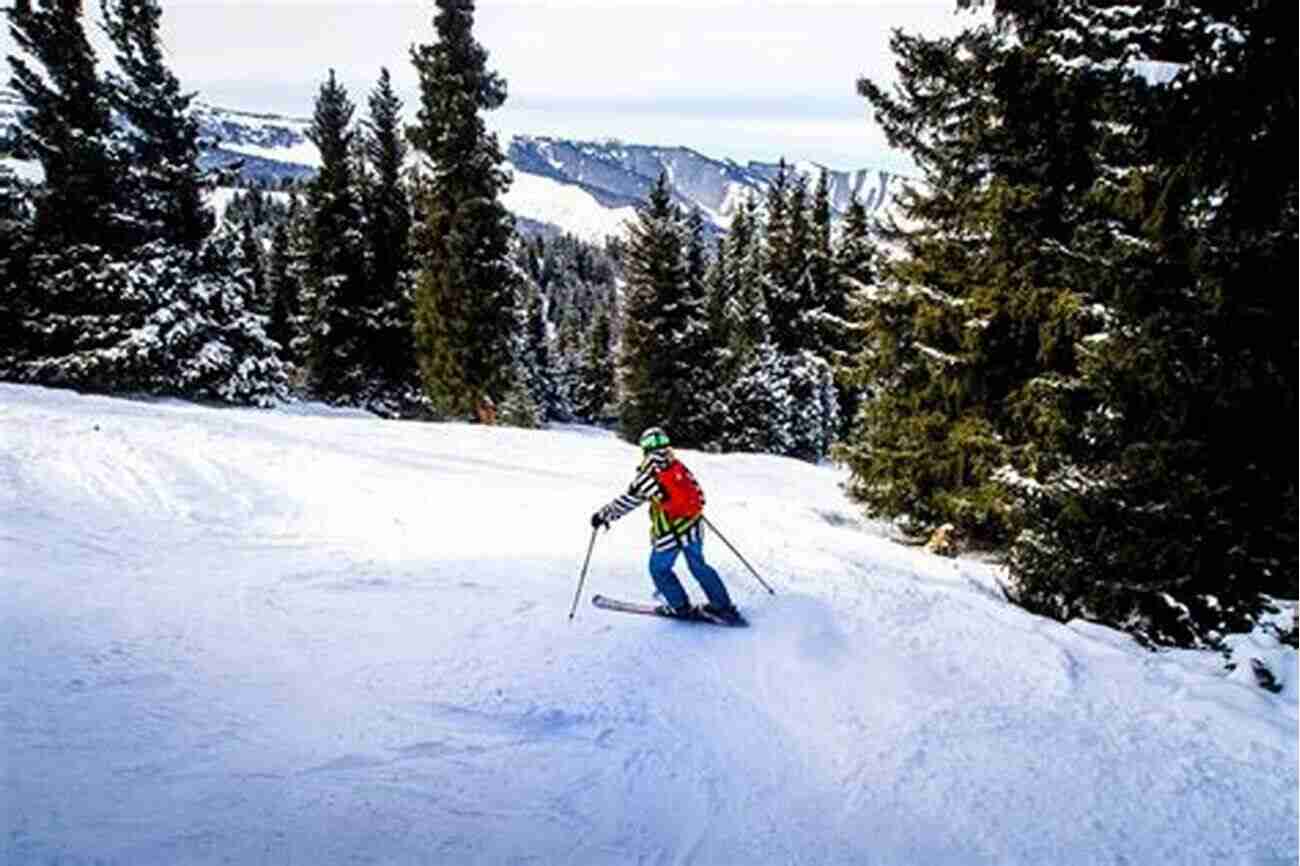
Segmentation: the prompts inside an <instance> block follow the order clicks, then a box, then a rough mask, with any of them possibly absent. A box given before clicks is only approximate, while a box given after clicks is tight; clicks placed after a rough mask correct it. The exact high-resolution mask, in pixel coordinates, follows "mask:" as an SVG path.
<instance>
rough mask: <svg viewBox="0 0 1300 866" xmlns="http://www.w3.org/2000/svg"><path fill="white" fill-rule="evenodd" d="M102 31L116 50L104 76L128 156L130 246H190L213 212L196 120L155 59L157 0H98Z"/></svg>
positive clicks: (158, 56) (158, 50)
mask: <svg viewBox="0 0 1300 866" xmlns="http://www.w3.org/2000/svg"><path fill="white" fill-rule="evenodd" d="M100 6H101V9H102V10H103V16H104V30H105V32H107V33H108V36H109V38H110V39H111V40H112V42H113V46H114V48H115V49H116V53H115V55H114V57H115V60H116V62H117V66H118V69H119V70H120V72H118V73H110V74H109V76H108V83H109V90H108V92H109V93H110V94H111V102H112V105H113V108H114V110H115V111H117V112H118V113H119V114H120V115H121V117H122V118H123V119H124V120H125V121H126V122H125V124H124V125H123V130H122V132H121V135H123V136H124V138H125V140H126V149H127V153H128V154H129V157H130V159H129V162H128V163H127V164H126V166H125V168H126V172H125V176H124V177H123V178H122V183H123V185H124V187H125V188H124V190H123V192H122V194H121V198H120V200H121V201H122V202H124V203H126V204H127V205H128V206H129V210H128V212H129V213H130V215H131V223H132V227H133V235H134V238H133V241H132V244H133V245H134V246H138V245H142V244H145V243H148V242H150V241H153V240H165V241H167V242H168V243H171V244H175V245H177V246H180V247H183V248H185V249H187V250H191V251H193V250H197V249H198V246H199V244H201V243H202V242H203V241H204V239H206V238H207V237H208V235H210V234H211V233H212V229H213V227H214V225H215V222H216V220H215V217H214V215H213V213H212V210H211V208H209V207H208V206H207V205H206V203H205V201H204V196H205V193H206V192H207V191H208V189H209V188H210V186H211V183H210V182H209V180H208V178H207V176H206V175H205V173H204V171H203V170H202V169H201V168H200V167H199V137H198V128H199V127H198V120H197V119H195V118H194V116H193V115H192V114H191V113H190V110H189V109H190V102H191V101H192V99H193V95H192V94H187V93H184V92H182V90H181V85H180V82H179V81H178V80H177V78H176V76H175V75H174V74H173V73H172V71H171V70H170V69H169V68H168V67H167V64H166V61H165V59H164V57H163V46H162V38H161V36H160V34H159V29H160V27H161V22H162V7H161V5H160V4H159V3H158V0H101V3H100Z"/></svg>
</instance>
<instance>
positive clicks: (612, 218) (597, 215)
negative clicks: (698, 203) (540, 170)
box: [501, 166, 636, 245]
mask: <svg viewBox="0 0 1300 866" xmlns="http://www.w3.org/2000/svg"><path fill="white" fill-rule="evenodd" d="M511 169H512V171H511V178H512V180H511V183H510V188H509V189H507V190H506V191H505V193H504V194H503V195H502V196H501V203H502V204H503V205H505V206H506V209H507V210H509V211H510V212H511V213H513V214H516V215H517V216H521V217H525V218H527V219H531V220H536V221H537V222H540V223H549V224H551V225H556V226H560V227H561V228H563V229H564V231H566V232H568V233H569V234H572V235H575V236H576V237H579V238H582V239H583V240H584V241H587V242H588V243H592V244H598V245H603V244H604V243H605V240H606V238H608V237H620V238H622V237H626V236H627V225H628V223H629V222H634V221H635V220H636V208H633V207H620V208H610V207H606V206H605V205H603V204H601V203H600V202H599V201H597V200H596V197H595V196H593V195H592V194H591V193H589V192H587V191H586V190H584V189H583V188H581V187H579V186H573V185H571V184H567V183H561V182H559V181H557V180H555V179H553V178H549V177H544V176H542V175H540V174H530V173H528V172H526V171H521V170H520V169H518V168H517V167H514V166H511Z"/></svg>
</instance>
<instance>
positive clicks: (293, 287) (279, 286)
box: [265, 222, 298, 361]
mask: <svg viewBox="0 0 1300 866" xmlns="http://www.w3.org/2000/svg"><path fill="white" fill-rule="evenodd" d="M290 225H291V223H290V222H282V223H278V224H277V225H276V226H275V228H273V229H272V230H271V247H270V249H269V250H267V253H266V277H265V279H266V295H267V300H268V302H269V304H270V310H269V311H268V313H267V315H268V321H267V325H266V336H267V337H268V338H269V339H270V340H271V341H272V342H273V343H275V344H276V346H277V347H278V349H277V350H276V354H277V355H278V357H280V359H281V360H284V361H288V360H289V359H290V348H289V347H290V346H291V345H292V343H293V335H294V322H295V321H296V319H297V317H298V283H297V281H296V280H294V279H292V278H291V277H290V276H289V226H290Z"/></svg>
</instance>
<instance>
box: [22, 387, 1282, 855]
mask: <svg viewBox="0 0 1300 866" xmlns="http://www.w3.org/2000/svg"><path fill="white" fill-rule="evenodd" d="M0 441H3V442H4V444H5V447H4V448H3V449H2V450H0V478H2V479H3V483H0V526H3V532H0V562H3V563H4V572H5V602H6V603H5V606H4V617H3V619H2V620H0V623H2V625H0V628H2V629H3V634H2V635H0V637H2V639H3V641H4V646H5V647H6V660H5V664H4V666H2V667H0V694H2V695H3V696H4V710H3V712H4V731H5V733H4V737H5V750H4V756H5V761H6V765H5V773H4V776H3V786H4V790H3V794H2V796H3V800H4V802H5V804H6V807H5V810H4V811H3V813H0V814H3V826H0V862H4V863H5V864H8V866H25V864H47V863H101V864H124V866H125V864H131V866H138V864H193V863H227V862H228V863H312V864H330V863H345V862H358V861H362V862H375V863H385V864H407V863H410V864H417V863H418V864H428V863H439V864H441V863H447V864H458V866H459V864H477V863H482V864H503V863H525V862H529V863H574V864H608V863H617V864H621V863H664V864H667V863H682V864H686V863H695V864H767V863H780V864H786V863H816V864H862V863H872V864H923V863H959V864H1035V866H1037V864H1049V863H1050V864H1070V863H1080V864H1083V863H1088V864H1091V863H1131V864H1146V863H1171V864H1172V863H1178V864H1202V863H1203V864H1220V863H1233V864H1257V866H1265V864H1269V866H1276V864H1283V863H1294V862H1295V860H1296V855H1297V850H1298V849H1297V830H1296V828H1297V802H1296V769H1297V740H1296V734H1297V728H1296V724H1297V702H1296V690H1295V666H1296V657H1295V653H1294V652H1293V651H1291V650H1289V649H1286V648H1280V647H1278V646H1277V644H1276V643H1275V642H1273V641H1272V639H1271V638H1268V637H1265V636H1263V635H1262V634H1261V635H1256V636H1254V637H1243V638H1241V639H1240V640H1241V641H1242V642H1243V647H1242V648H1243V649H1249V650H1250V652H1252V653H1253V654H1257V655H1261V656H1262V657H1264V658H1266V660H1267V661H1269V663H1270V664H1271V665H1272V666H1273V667H1274V669H1275V670H1278V671H1282V672H1284V674H1283V675H1284V677H1285V678H1286V680H1287V683H1286V687H1285V689H1284V690H1283V691H1282V692H1281V693H1280V694H1277V695H1274V694H1271V693H1269V692H1266V691H1264V690H1262V689H1260V688H1258V687H1257V686H1255V685H1254V684H1253V683H1252V682H1251V680H1250V676H1249V674H1248V673H1246V672H1245V671H1244V669H1239V670H1238V671H1237V672H1236V673H1234V674H1231V675H1227V674H1225V672H1224V671H1223V669H1222V664H1221V660H1220V659H1219V658H1218V657H1216V656H1213V655H1208V654H1197V653H1180V652H1171V653H1162V654H1158V655H1156V654H1151V653H1148V652H1145V651H1143V650H1141V649H1139V648H1137V647H1136V646H1134V645H1133V644H1132V643H1131V642H1130V641H1129V640H1128V639H1127V638H1124V637H1122V636H1120V635H1118V634H1116V633H1114V632H1111V631H1109V630H1106V629H1102V628H1098V627H1094V626H1090V625H1088V624H1085V623H1073V624H1070V625H1068V626H1065V625H1060V624H1057V623H1054V622H1050V621H1046V620H1042V619H1037V618H1034V617H1031V616H1029V615H1027V614H1026V613H1024V612H1023V611H1020V610H1018V609H1016V608H1013V607H1010V606H1008V605H1007V604H1005V603H1004V602H1003V601H1001V600H1000V597H999V595H998V593H997V592H996V591H995V588H994V580H995V577H996V571H995V570H994V569H993V568H992V567H990V566H987V565H982V564H979V563H976V562H972V561H966V560H958V561H952V560H945V559H940V558H937V557H933V556H929V555H926V554H924V553H922V552H920V551H917V550H914V549H910V548H905V547H902V546H900V545H898V544H897V543H895V542H893V541H890V540H888V538H887V537H886V533H885V532H884V531H883V530H882V529H881V528H880V527H878V526H874V525H871V524H866V523H863V522H862V521H860V520H859V518H858V517H857V516H856V514H855V510H854V509H853V508H852V507H851V506H850V505H849V504H848V503H847V502H846V501H845V500H844V498H843V497H842V495H841V493H840V491H839V489H838V486H837V485H838V482H839V481H840V480H841V475H840V473H839V472H838V471H837V470H834V469H831V468H826V467H814V466H810V465H807V464H803V463H799V462H795V461H791V460H785V459H777V458H769V457H757V456H743V455H742V456H734V455H733V456H709V455H702V454H694V453H690V452H687V453H685V454H684V455H683V456H684V457H685V458H686V460H687V461H688V462H689V464H690V465H691V466H692V467H693V469H694V470H695V472H696V474H697V475H698V476H699V477H700V479H701V481H702V483H703V484H704V486H705V488H706V489H707V491H708V493H709V514H710V516H711V517H712V519H713V520H714V521H715V522H716V523H717V525H718V527H719V528H720V529H722V530H723V531H724V532H725V533H727V535H728V537H729V538H730V540H731V541H733V542H734V543H735V544H736V545H737V546H738V547H739V548H740V549H741V551H742V552H743V553H745V554H746V556H747V557H748V558H749V559H750V560H751V561H752V562H754V563H755V564H756V565H758V566H759V567H760V569H761V570H762V571H763V572H764V573H765V576H766V577H767V578H768V580H769V581H771V582H772V583H774V584H775V586H776V588H777V590H778V595H776V596H774V597H772V596H768V595H766V594H765V593H763V592H762V591H761V589H760V588H759V587H758V585H757V583H756V582H755V581H754V580H753V579H752V577H750V576H748V575H747V574H746V573H745V572H744V571H743V570H742V568H741V567H740V566H739V563H738V562H737V560H736V559H735V557H733V556H732V555H731V554H730V553H729V552H728V551H727V550H726V548H725V547H724V546H723V545H722V544H720V543H719V542H718V540H717V539H716V538H712V537H711V538H710V539H709V540H708V542H707V545H706V547H707V550H708V553H709V557H710V559H711V560H712V561H713V562H714V564H715V565H717V566H718V567H719V569H720V571H721V572H722V574H723V576H724V578H725V579H726V580H727V581H728V582H729V584H730V586H731V589H732V591H733V594H734V595H735V596H736V598H737V601H738V602H739V604H740V605H741V606H742V608H743V609H744V610H745V611H746V612H747V614H748V615H749V618H750V620H751V622H752V624H753V625H752V628H750V629H747V630H729V629H720V628H716V627H711V626H703V625H692V624H685V623H675V622H671V621H666V620H657V619H651V618H643V617H630V616H626V615H621V614H614V613H607V612H603V611H598V610H595V609H593V608H592V607H590V606H589V605H588V604H587V603H586V598H587V597H588V596H590V595H591V593H593V592H602V593H606V594H610V595H614V596H618V597H624V598H630V599H638V598H645V597H646V596H647V595H648V593H649V580H648V578H647V577H646V576H645V559H646V553H647V544H646V528H647V525H646V524H647V521H646V518H645V514H644V513H636V514H633V515H631V516H629V517H627V518H625V519H624V520H623V521H621V522H619V523H617V524H615V526H614V527H613V529H612V530H611V531H610V532H608V533H602V534H601V535H600V536H599V538H598V539H597V541H596V545H595V551H594V555H593V557H592V565H591V571H590V575H589V577H588V581H587V585H586V591H585V592H584V601H583V604H582V606H581V607H580V608H579V613H578V616H577V618H576V619H575V620H573V621H572V622H571V621H569V619H568V611H569V605H570V603H571V601H572V598H573V593H574V589H575V587H576V580H577V576H578V570H579V567H580V565H581V562H582V556H583V553H584V551H585V549H586V545H587V542H588V540H589V538H590V530H589V528H588V524H587V518H588V515H590V513H591V512H592V510H593V509H594V508H596V507H597V506H599V505H601V504H603V503H604V502H606V501H608V500H609V499H610V498H612V497H613V496H615V495H616V494H618V493H619V492H621V491H622V490H623V489H624V488H625V485H626V484H627V483H628V481H629V480H630V476H631V473H632V470H633V468H634V465H635V461H636V456H637V455H636V454H635V452H634V450H633V449H632V448H630V447H628V446H627V445H625V444H623V443H621V442H619V441H618V440H616V439H613V438H611V437H610V436H609V435H607V434H604V433H601V432H599V431H593V430H590V429H586V428H573V429H561V430H556V431H548V432H530V431H521V430H511V429H490V428H481V427H471V426H462V425H447V424H441V425H433V424H415V423H401V422H381V421H377V420H374V419H371V418H368V417H365V416H362V415H358V414H355V413H345V412H328V411H325V410H320V409H316V410H312V409H310V408H303V407H296V408H293V409H285V410H281V411H275V412H267V411H252V410H232V409H225V410H221V409H212V408H204V407H199V406H195V405H189V404H184V403H179V402H171V401H161V402H127V401H123V400H115V399H108V398H99V397H83V396H78V395H75V394H72V393H69V392H58V391H49V390H43V389H38V388H30V387H17V386H12V385H2V384H0ZM688 586H693V584H690V583H689V582H688Z"/></svg>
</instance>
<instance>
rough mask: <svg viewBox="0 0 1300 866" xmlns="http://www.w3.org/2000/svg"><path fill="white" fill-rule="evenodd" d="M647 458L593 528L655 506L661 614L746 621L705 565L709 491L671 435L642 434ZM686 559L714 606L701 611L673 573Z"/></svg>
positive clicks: (654, 563)
mask: <svg viewBox="0 0 1300 866" xmlns="http://www.w3.org/2000/svg"><path fill="white" fill-rule="evenodd" d="M640 444H641V452H642V454H643V455H644V459H643V460H642V461H641V466H640V467H639V468H638V469H637V473H636V478H635V479H634V480H633V481H632V484H631V486H630V487H628V489H627V493H624V494H623V495H622V496H620V497H618V498H617V499H615V500H614V501H613V502H611V503H609V504H608V505H606V506H605V507H604V508H602V509H600V510H599V511H597V512H596V513H595V514H593V515H591V526H592V528H593V529H599V528H600V527H602V526H604V527H608V526H609V524H610V523H612V522H613V521H615V520H618V519H619V518H620V517H622V516H623V515H625V514H627V513H629V512H631V511H632V510H633V509H635V508H636V507H637V506H638V505H640V504H641V503H642V502H646V501H647V500H648V501H649V502H650V543H651V551H650V578H651V580H653V581H654V584H655V588H656V589H658V590H659V594H660V595H661V596H662V597H663V600H664V604H661V605H659V608H658V612H659V613H661V614H664V615H665V616H675V617H680V618H683V619H691V618H695V617H697V616H698V615H699V614H700V613H703V614H704V615H705V616H707V617H709V618H712V619H718V620H721V621H723V622H726V623H731V624H734V623H738V622H740V612H739V611H737V610H736V607H735V605H733V604H732V603H731V597H730V596H729V595H728V594H727V588H726V586H724V585H723V583H722V579H721V578H720V577H718V573H717V571H715V570H714V569H713V567H712V566H711V565H709V564H708V563H707V562H705V561H704V532H703V527H702V525H701V517H702V516H703V511H704V492H703V491H702V490H701V489H700V485H699V483H698V482H696V480H695V476H694V475H692V474H691V472H690V470H689V469H687V468H686V467H685V466H684V465H683V464H682V462H681V461H680V460H678V459H677V457H676V456H675V455H674V454H673V452H672V450H671V449H670V448H669V447H668V445H669V441H668V434H667V433H665V432H664V431H663V429H662V428H660V427H651V428H650V429H648V430H646V431H645V432H644V433H642V434H641V440H640ZM679 553H685V554H686V564H687V566H689V567H690V570H691V574H692V575H693V576H694V577H695V579H696V581H698V582H699V584H700V587H701V588H702V589H703V590H704V594H705V595H707V596H708V599H709V601H708V603H707V604H705V605H703V606H701V607H700V608H699V610H698V612H697V610H696V608H694V607H693V606H692V605H691V602H690V598H689V597H688V596H687V594H686V590H685V589H683V588H682V583H681V581H680V580H678V579H677V575H676V574H674V573H673V563H674V562H675V561H676V560H677V554H679Z"/></svg>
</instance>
